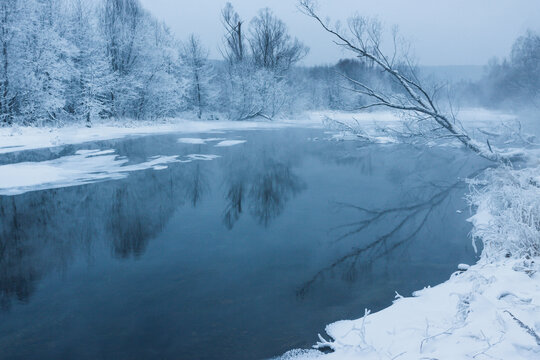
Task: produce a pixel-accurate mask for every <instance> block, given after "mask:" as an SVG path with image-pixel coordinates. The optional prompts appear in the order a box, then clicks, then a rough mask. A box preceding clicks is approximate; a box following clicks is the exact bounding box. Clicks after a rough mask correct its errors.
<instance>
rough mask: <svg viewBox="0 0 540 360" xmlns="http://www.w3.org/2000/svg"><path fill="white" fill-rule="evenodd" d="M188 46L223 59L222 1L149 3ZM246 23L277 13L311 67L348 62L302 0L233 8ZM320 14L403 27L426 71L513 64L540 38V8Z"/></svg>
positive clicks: (458, 4)
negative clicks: (530, 38) (524, 46)
mask: <svg viewBox="0 0 540 360" xmlns="http://www.w3.org/2000/svg"><path fill="white" fill-rule="evenodd" d="M141 2H142V3H143V6H144V7H145V8H146V9H148V10H149V11H150V12H151V13H153V14H154V15H155V16H156V17H157V18H158V19H161V20H164V21H165V22H166V23H167V24H168V25H169V26H170V27H171V29H172V30H173V31H174V32H175V33H176V34H177V36H178V37H179V38H180V39H183V38H185V37H187V35H188V34H190V33H195V34H197V35H198V36H199V37H200V38H201V40H202V41H203V42H204V44H205V46H206V47H208V48H209V50H210V54H211V57H212V58H216V59H217V58H220V53H219V50H218V46H219V44H220V43H221V39H222V34H223V29H222V25H221V22H220V10H221V8H223V6H224V5H225V3H226V1H221V0H141ZM231 2H232V4H233V5H234V7H235V9H236V10H237V11H238V13H239V14H240V16H241V17H242V18H243V19H244V20H250V19H251V18H252V17H253V16H255V15H256V13H257V11H258V9H261V8H264V7H269V8H271V9H272V10H274V13H275V14H276V15H277V16H278V17H280V18H281V19H282V20H283V21H284V22H285V23H286V24H287V25H288V27H289V30H290V32H291V33H292V34H293V35H294V36H296V37H298V38H299V39H300V40H301V41H303V42H304V43H305V44H306V45H308V46H309V47H310V49H311V51H310V53H309V55H308V56H307V58H306V59H305V60H304V63H305V64H308V65H312V64H321V63H330V62H334V61H336V60H338V59H339V58H341V57H344V56H346V54H345V53H342V52H341V51H340V50H338V49H336V47H335V45H334V44H332V43H331V41H330V38H329V37H327V36H326V35H325V34H324V32H323V31H322V30H321V29H320V27H318V26H317V25H316V24H315V23H314V22H313V20H312V19H309V18H307V17H306V16H305V15H303V14H301V13H300V12H299V11H298V9H297V7H296V4H297V0H272V1H270V0H232V1H231ZM319 12H320V14H323V15H325V16H329V17H330V18H331V19H332V20H340V19H341V20H346V19H347V17H349V16H351V15H352V14H354V13H359V14H361V15H369V16H377V17H378V18H379V19H380V20H381V21H382V22H383V23H384V24H385V25H387V27H388V28H391V27H392V25H394V24H397V25H398V26H399V29H400V31H401V35H402V36H404V37H406V38H407V39H408V40H410V42H411V43H412V44H413V48H414V53H415V55H416V58H417V59H418V61H419V63H421V64H423V65H484V64H486V63H487V61H488V60H489V59H490V58H492V57H494V56H497V57H499V58H502V57H505V56H507V54H508V53H509V51H510V49H511V46H512V43H513V41H514V40H515V39H516V37H518V36H519V35H521V34H523V33H524V32H525V31H526V30H527V29H529V28H530V29H533V30H535V31H540V0H437V1H435V0H319Z"/></svg>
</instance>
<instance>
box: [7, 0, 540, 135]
mask: <svg viewBox="0 0 540 360" xmlns="http://www.w3.org/2000/svg"><path fill="white" fill-rule="evenodd" d="M215 11H220V10H219V9H216V10H215ZM221 20H222V25H223V33H222V34H221V36H222V44H221V46H220V49H219V50H220V53H221V55H222V58H221V59H210V58H209V50H208V48H207V47H206V46H205V44H203V43H202V42H201V41H200V40H199V38H198V36H197V34H185V35H184V36H183V38H178V37H177V35H175V34H173V33H172V32H171V30H170V29H169V27H168V26H167V25H166V24H165V23H163V22H160V21H158V20H156V19H155V18H154V17H153V16H152V14H150V13H149V12H148V11H146V10H145V9H144V8H143V7H142V6H141V4H140V3H139V2H138V0H24V1H22V0H4V1H2V4H0V47H1V52H0V65H1V66H0V124H2V126H9V125H12V124H20V125H31V126H44V125H48V126H63V125H66V124H69V123H84V124H86V125H87V126H91V124H92V123H93V122H95V121H97V120H107V119H110V120H112V121H114V120H116V119H126V118H127V119H144V120H155V119H163V118H173V117H185V118H198V119H206V120H214V119H221V118H223V119H227V120H248V119H263V120H271V119H275V118H279V117H285V116H290V115H293V114H298V113H301V112H303V111H309V110H323V109H330V110H344V111H356V110H358V109H359V108H361V107H362V106H363V105H364V104H365V103H366V100H365V96H362V95H361V94H360V95H359V94H356V93H354V92H350V91H347V85H346V84H347V78H349V79H355V80H357V81H362V82H366V81H367V82H375V83H377V84H379V85H380V86H381V87H384V88H386V89H388V90H389V91H394V90H395V91H399V90H396V89H395V86H393V84H392V79H389V78H388V76H386V74H384V73H381V72H380V71H379V70H378V69H376V67H375V66H374V64H373V63H372V62H370V61H368V60H366V59H362V58H354V57H352V58H344V59H342V60H340V61H339V62H337V63H336V64H328V65H319V66H305V65H302V63H301V60H302V58H303V57H304V56H305V55H306V54H307V53H308V52H309V49H308V48H307V47H306V46H305V45H304V44H303V43H302V42H301V40H299V39H297V37H295V35H296V34H290V33H289V30H288V28H287V26H286V25H285V23H284V22H283V21H281V20H280V19H279V18H277V17H276V15H274V14H273V12H272V10H271V9H268V8H264V9H261V10H260V11H259V13H258V14H257V16H255V17H254V18H253V19H244V18H243V17H242V15H241V14H238V13H237V12H236V11H235V9H234V7H233V5H232V4H231V3H227V4H226V5H225V6H224V7H223V9H221ZM539 58H540V35H539V34H537V33H534V32H532V31H528V32H527V33H525V34H523V35H522V36H521V37H519V38H518V39H516V40H515V43H514V45H513V48H512V52H511V54H509V56H508V58H506V59H502V60H497V59H494V60H492V61H491V62H489V63H488V64H486V66H485V70H484V74H483V76H482V78H481V80H479V81H461V82H457V83H455V84H452V86H453V89H452V90H453V94H454V95H453V97H454V98H455V99H454V101H455V102H456V103H463V104H466V105H468V106H471V105H472V106H485V107H499V108H516V107H519V108H532V109H535V108H538V106H539V103H540V100H539V99H540V94H539V90H538V89H539V88H540V86H539V82H540V61H539V60H538V59H539ZM397 66H398V68H399V64H398V65H397ZM413 66H414V67H415V68H417V69H418V72H419V73H420V74H421V73H422V68H421V67H418V66H417V65H414V64H413ZM428 81H429V79H428ZM293 95H294V96H293Z"/></svg>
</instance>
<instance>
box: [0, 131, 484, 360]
mask: <svg viewBox="0 0 540 360" xmlns="http://www.w3.org/2000/svg"><path fill="white" fill-rule="evenodd" d="M189 137H190V138H191V139H185V138H186V136H184V135H174V134H173V135H161V136H147V137H139V138H128V139H123V140H117V141H103V142H96V143H86V144H81V145H76V146H66V147H62V148H57V149H47V150H38V151H27V152H21V153H17V154H11V155H9V156H4V157H3V158H1V159H0V163H3V164H9V163H13V162H20V161H27V162H28V161H30V162H38V161H39V162H42V161H51V160H55V159H57V160H58V159H62V158H63V157H66V156H70V155H73V154H77V152H79V153H80V150H104V151H105V153H107V150H109V151H110V152H112V150H114V154H115V156H118V159H124V160H125V161H126V162H125V164H123V165H122V166H130V165H136V164H140V163H143V162H146V161H148V160H149V159H153V158H155V157H157V156H162V157H163V156H180V157H181V158H182V159H190V161H187V160H186V161H182V162H172V163H168V164H166V165H165V166H166V168H165V166H159V167H155V168H149V169H146V170H142V169H141V170H138V171H133V172H130V173H129V174H127V176H123V177H110V178H108V177H107V176H104V177H100V178H99V181H96V182H93V181H95V180H92V181H88V182H90V183H88V184H80V183H79V184H74V186H65V187H61V186H48V185H47V184H45V185H43V186H40V187H36V188H35V189H34V191H30V190H33V189H31V188H25V190H24V191H25V192H23V193H20V194H18V195H12V196H7V195H5V196H0V216H1V218H0V306H1V307H0V358H1V359H41V360H43V359H79V360H80V359H261V358H269V357H273V356H277V355H280V354H282V353H284V352H285V351H287V350H289V349H292V348H307V347H310V346H311V345H312V344H313V343H315V342H316V340H317V333H322V332H323V331H324V326H325V325H326V324H328V323H331V322H334V321H337V320H341V319H351V318H358V317H360V316H362V315H363V314H364V309H365V308H367V309H371V310H372V311H377V310H380V309H382V308H384V307H386V306H388V305H390V304H391V303H392V300H393V298H394V296H395V295H396V291H397V292H398V293H399V294H401V295H403V296H411V293H412V292H413V291H414V290H418V289H421V288H423V287H424V286H430V285H431V286H433V285H436V284H438V283H440V282H442V281H444V280H446V279H447V278H448V277H449V276H450V274H451V273H452V272H453V271H455V270H456V268H457V264H459V263H472V262H474V261H475V259H476V254H475V253H474V251H473V247H472V244H471V241H470V239H469V237H468V232H469V231H470V225H469V224H468V223H467V222H466V219H467V217H468V216H470V213H469V209H468V207H467V205H466V203H465V201H464V199H463V198H464V195H465V194H466V191H467V187H466V184H464V183H463V181H462V179H463V178H465V177H467V176H470V175H471V174H473V173H474V172H476V171H478V170H479V169H481V168H482V167H483V166H485V165H486V164H485V163H484V162H482V161H480V160H479V159H478V158H477V157H475V156H474V155H470V154H468V153H466V152H465V151H464V150H460V149H454V148H431V149H426V148H415V147H413V146H408V145H382V144H370V145H367V144H362V143H358V142H354V141H342V142H339V141H330V140H328V139H327V138H328V137H329V135H328V134H325V133H324V132H323V131H321V130H315V129H309V130H307V129H287V130H266V131H242V132H225V133H218V134H198V135H190V136H189ZM181 138H184V139H182V140H180V141H179V139H181ZM193 138H195V139H193ZM197 138H202V139H208V138H221V140H215V139H211V140H207V141H202V140H197ZM223 139H226V140H227V142H225V143H222V145H226V146H216V144H218V143H219V142H220V141H223ZM229 140H232V141H229ZM193 154H196V155H197V156H193ZM201 155H204V156H201ZM214 155H215V156H214ZM55 161H56V160H55ZM101 170H102V169H101ZM101 170H99V171H101ZM95 172H97V170H96V171H94V173H95ZM91 173H92V172H91ZM0 176H1V174H0ZM75 185H76V186H75Z"/></svg>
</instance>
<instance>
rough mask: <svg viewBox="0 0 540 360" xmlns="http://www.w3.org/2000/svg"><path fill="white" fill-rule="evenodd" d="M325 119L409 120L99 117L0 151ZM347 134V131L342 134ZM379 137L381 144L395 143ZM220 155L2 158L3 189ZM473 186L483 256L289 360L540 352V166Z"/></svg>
mask: <svg viewBox="0 0 540 360" xmlns="http://www.w3.org/2000/svg"><path fill="white" fill-rule="evenodd" d="M326 117H330V118H333V119H336V120H338V121H350V120H351V119H352V118H353V117H354V119H355V120H354V121H355V122H356V121H357V122H358V123H360V124H362V126H363V128H364V129H366V130H367V131H370V130H373V129H377V128H378V127H380V126H381V125H383V126H386V125H392V124H398V123H399V121H400V119H399V117H398V116H396V115H394V114H392V113H388V112H380V113H364V114H350V113H342V112H341V113H340V112H314V113H311V114H309V116H305V117H304V118H303V119H301V120H290V121H276V122H228V121H187V120H170V121H166V122H159V123H140V122H123V123H121V124H116V125H111V124H94V126H93V127H91V128H86V127H84V126H83V125H79V126H68V127H63V128H58V129H50V128H21V127H13V128H0V154H6V153H10V152H15V151H21V150H30V149H39V148H47V147H54V146H60V145H65V144H80V143H84V142H89V141H97V140H109V139H118V138H123V137H127V136H144V135H153V134H165V133H179V134H194V133H209V134H208V136H205V137H203V138H199V137H193V136H191V137H190V136H187V135H180V136H179V140H178V141H179V142H181V143H186V144H207V145H209V146H213V147H215V146H218V147H221V146H241V144H242V143H243V140H238V139H228V138H227V136H226V135H225V134H219V135H218V136H219V137H218V136H216V133H218V132H220V131H225V130H248V129H273V128H283V127H300V126H303V127H308V126H309V127H316V126H321V120H322V119H323V118H326ZM460 118H461V119H462V121H463V122H464V123H465V125H468V126H473V127H475V128H481V129H482V131H484V132H489V131H492V130H493V128H494V124H497V123H501V122H506V121H513V120H515V117H513V116H512V115H508V114H503V113H496V112H490V111H487V110H482V109H471V110H463V111H462V112H461V113H460ZM211 133H213V134H211ZM334 135H336V134H335V132H334ZM346 137H347V135H346V134H345V133H339V134H337V136H334V138H337V139H345V138H346ZM349 137H350V136H349ZM378 138H379V140H380V141H378V142H390V141H391V139H390V138H383V137H381V136H379V137H378ZM214 158H215V156H213V155H200V154H191V155H188V156H185V157H178V156H158V157H155V158H151V159H147V161H145V162H143V163H140V164H135V165H133V164H131V165H130V164H127V161H126V159H124V158H121V157H119V156H117V155H116V154H115V150H114V149H101V150H94V151H84V150H83V151H78V152H77V153H75V154H74V155H71V156H65V157H61V158H58V159H55V160H50V161H44V162H24V163H16V164H7V165H2V166H0V174H1V176H0V194H1V195H14V194H20V193H22V192H25V191H29V190H37V189H43V188H52V187H63V186H69V185H77V184H84V183H88V182H93V181H100V180H103V179H116V178H121V177H125V176H126V174H128V173H129V172H131V171H138V170H143V169H149V168H153V169H155V170H161V169H163V168H165V167H166V166H167V164H169V163H171V162H185V161H201V160H212V159H214ZM531 158H532V159H533V160H534V159H535V158H537V157H535V156H530V157H529V159H531ZM471 189H472V193H471V194H472V195H471V203H472V205H473V208H474V209H476V215H475V216H473V217H472V218H471V222H472V223H473V225H474V230H473V236H474V237H475V238H477V239H479V240H481V241H483V242H484V252H483V254H482V258H481V260H480V261H479V262H478V263H477V264H474V265H472V266H470V267H469V266H464V265H462V266H459V268H460V270H459V271H456V273H454V274H452V276H451V277H450V279H449V280H448V281H446V282H445V283H443V284H440V285H438V286H436V287H433V288H427V289H423V290H421V291H418V292H416V293H415V294H414V296H413V297H407V298H404V297H402V296H400V295H397V294H396V301H395V302H394V304H393V305H392V306H390V307H389V308H387V309H384V310H382V311H380V312H378V313H375V314H368V312H366V316H364V317H363V318H361V319H358V320H347V321H339V322H336V323H334V324H331V325H328V327H327V329H326V331H327V334H328V335H325V336H324V337H321V339H320V342H319V343H318V344H317V345H316V347H317V348H320V349H322V348H329V349H332V350H333V352H332V353H329V354H324V353H322V352H320V351H318V350H292V351H291V352H289V353H287V354H285V355H284V356H283V359H315V358H327V359H469V358H470V359H487V358H494V359H540V337H539V334H540V265H539V261H540V258H539V255H540V220H539V219H540V166H539V164H538V163H532V164H529V166H528V168H527V169H524V170H513V169H506V168H505V169H498V170H494V171H493V172H492V173H490V174H489V176H487V177H486V178H485V179H484V182H483V183H472V184H471ZM476 189H478V190H476ZM456 268H458V266H457V264H456ZM367 291H368V290H367ZM323 338H326V339H327V340H323Z"/></svg>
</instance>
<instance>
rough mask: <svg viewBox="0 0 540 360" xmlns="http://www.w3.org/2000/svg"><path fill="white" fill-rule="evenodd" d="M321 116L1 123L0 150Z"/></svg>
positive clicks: (253, 126) (311, 120)
mask: <svg viewBox="0 0 540 360" xmlns="http://www.w3.org/2000/svg"><path fill="white" fill-rule="evenodd" d="M320 126H321V119H320V118H319V117H317V116H315V115H313V116H311V115H310V116H306V117H305V118H302V119H283V120H279V121H277V120H276V121H272V122H260V121H191V120H184V119H169V120H167V121H162V122H144V121H140V122H132V121H120V120H118V121H117V122H116V123H95V124H94V125H93V126H92V127H91V128H87V127H85V126H83V125H70V126H66V127H62V128H40V127H19V126H13V127H5V128H0V154H5V153H11V152H15V151H22V150H33V149H42V148H49V147H54V146H61V145H67V144H81V143H85V142H90V141H102V140H112V139H121V138H124V137H128V136H145V135H159V134H169V133H171V134H172V133H184V134H194V133H210V132H219V131H232V130H258V129H279V128H286V127H320ZM221 140H226V139H221V138H220V139H218V138H211V139H199V138H188V137H185V138H181V139H179V142H182V143H187V144H202V143H206V142H210V141H221Z"/></svg>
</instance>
